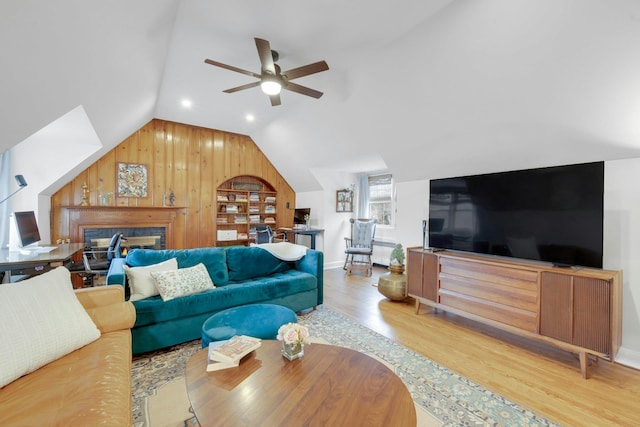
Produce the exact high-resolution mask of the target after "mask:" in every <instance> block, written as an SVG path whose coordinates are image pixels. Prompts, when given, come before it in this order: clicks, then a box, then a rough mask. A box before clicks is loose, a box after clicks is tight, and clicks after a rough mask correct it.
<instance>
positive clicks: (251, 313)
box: [202, 304, 298, 348]
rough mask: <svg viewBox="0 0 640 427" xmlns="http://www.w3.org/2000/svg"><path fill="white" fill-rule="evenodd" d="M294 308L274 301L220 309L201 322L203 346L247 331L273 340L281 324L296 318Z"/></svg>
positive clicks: (250, 334) (251, 334)
mask: <svg viewBox="0 0 640 427" xmlns="http://www.w3.org/2000/svg"><path fill="white" fill-rule="evenodd" d="M297 321H298V317H297V316H296V314H295V313H294V312H293V310H291V309H289V308H287V307H284V306H281V305H276V304H249V305H241V306H239V307H234V308H229V309H227V310H222V311H220V312H218V313H216V314H214V315H213V316H211V317H209V318H208V319H207V320H206V321H205V322H204V324H203V325H202V348H205V347H207V346H208V345H209V343H210V342H212V341H222V340H228V339H229V338H231V337H233V336H234V335H249V336H251V337H255V338H261V339H264V340H274V339H276V336H277V335H278V329H280V326H282V325H284V324H285V323H289V322H293V323H295V322H297Z"/></svg>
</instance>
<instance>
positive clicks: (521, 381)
mask: <svg viewBox="0 0 640 427" xmlns="http://www.w3.org/2000/svg"><path fill="white" fill-rule="evenodd" d="M374 270H375V271H374V274H373V276H372V277H366V276H361V275H355V274H354V275H350V276H346V275H345V272H344V270H342V269H341V268H338V269H332V270H325V276H324V304H325V305H326V306H327V307H329V308H331V309H333V310H335V311H338V312H340V313H342V314H344V315H346V316H348V317H350V318H352V319H353V320H355V321H357V322H359V323H361V324H363V325H365V326H367V327H368V328H370V329H373V330H375V331H376V332H378V333H380V334H382V335H384V336H386V337H388V338H391V339H393V340H395V341H397V342H399V343H401V344H403V345H405V346H407V347H409V348H411V349H413V350H416V351H418V352H420V353H422V354H423V355H425V356H426V357H428V358H430V359H432V360H434V361H436V362H438V363H440V364H441V365H444V366H446V367H448V368H449V369H451V370H454V371H456V372H458V373H460V374H462V375H464V376H465V377H467V378H470V379H472V380H473V381H475V382H477V383H479V384H481V385H483V386H484V387H486V388H488V389H491V390H493V391H495V392H498V393H500V394H502V395H503V396H505V397H507V398H509V399H510V400H512V401H514V402H517V403H519V404H521V405H523V406H525V407H527V408H530V409H533V410H535V411H536V412H538V413H540V414H542V415H544V416H546V417H547V418H549V419H551V420H553V421H555V422H557V423H559V424H562V425H564V426H607V427H609V426H640V371H638V370H634V369H631V368H627V367H624V366H622V365H618V364H612V363H609V362H607V361H606V360H601V361H599V362H598V363H597V364H595V365H593V366H592V367H591V378H590V379H588V380H584V379H583V378H582V376H581V374H580V366H579V362H578V359H577V357H575V356H574V355H572V354H569V353H566V352H563V351H560V350H556V349H554V348H552V347H548V346H545V345H542V344H537V343H534V342H531V341H529V340H526V339H523V338H519V337H516V336H514V335H511V334H507V333H504V332H501V331H498V330H496V329H494V328H490V327H486V326H483V325H479V324H477V323H475V322H472V321H468V320H466V319H463V318H461V317H459V316H455V315H451V314H447V313H444V312H443V311H441V310H438V311H435V310H432V309H430V308H428V307H426V306H424V305H423V306H421V309H420V313H419V314H418V315H416V314H415V306H414V301H413V300H412V299H409V300H407V301H406V302H392V301H389V300H388V299H386V298H385V297H384V296H382V295H381V294H380V293H379V292H378V290H377V288H376V287H375V284H376V283H377V276H378V275H380V274H384V273H385V272H386V270H385V269H382V268H376V269H374Z"/></svg>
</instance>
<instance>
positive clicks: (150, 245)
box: [84, 227, 167, 250]
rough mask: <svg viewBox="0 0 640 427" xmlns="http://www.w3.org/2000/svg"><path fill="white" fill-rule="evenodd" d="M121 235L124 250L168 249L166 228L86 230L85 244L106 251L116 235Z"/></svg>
mask: <svg viewBox="0 0 640 427" xmlns="http://www.w3.org/2000/svg"><path fill="white" fill-rule="evenodd" d="M116 233H121V234H122V235H123V237H124V240H123V242H122V244H121V245H120V246H121V247H122V248H127V250H130V249H136V248H143V249H166V247H167V239H166V235H167V233H166V229H165V227H117V228H110V227H105V228H85V230H84V244H85V246H86V247H89V248H91V249H97V250H105V249H107V248H108V247H109V243H110V241H111V238H112V237H113V235H114V234H116Z"/></svg>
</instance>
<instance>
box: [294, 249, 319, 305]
mask: <svg viewBox="0 0 640 427" xmlns="http://www.w3.org/2000/svg"><path fill="white" fill-rule="evenodd" d="M294 265H295V268H296V270H300V271H304V272H305V273H309V274H313V275H314V276H316V278H317V280H318V305H320V304H322V302H323V300H324V292H323V286H324V254H323V253H322V252H320V251H316V250H314V249H307V254H306V255H305V256H303V257H302V258H301V259H299V260H298V261H295V262H294Z"/></svg>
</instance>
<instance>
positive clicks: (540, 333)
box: [407, 248, 622, 378]
mask: <svg viewBox="0 0 640 427" xmlns="http://www.w3.org/2000/svg"><path fill="white" fill-rule="evenodd" d="M621 286H622V272H621V271H612V270H599V269H591V268H557V267H552V266H549V265H546V264H543V263H536V262H533V261H524V260H522V261H519V260H511V259H504V258H497V257H491V256H482V255H473V254H461V253H457V252H449V251H441V252H433V251H431V250H428V249H422V248H409V249H408V250H407V293H408V295H409V296H411V297H413V298H415V300H416V314H417V313H418V310H419V308H420V304H425V305H429V306H431V307H434V308H436V309H442V310H446V311H449V312H451V313H454V314H457V315H460V316H463V317H466V318H469V319H472V320H475V321H478V322H481V323H484V324H487V325H490V326H493V327H496V328H499V329H502V330H505V331H507V332H510V333H513V334H517V335H520V336H524V337H527V338H530V339H534V340H537V341H539V342H543V343H546V344H550V345H553V346H555V347H558V348H560V349H563V350H565V351H569V352H572V353H576V354H577V355H578V356H579V359H580V368H581V370H582V376H583V377H584V378H588V377H589V372H588V366H589V357H590V356H592V357H594V358H595V360H597V359H598V358H604V359H606V360H609V361H613V360H614V358H615V355H616V353H617V351H618V349H619V348H620V341H621V336H622V291H621Z"/></svg>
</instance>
